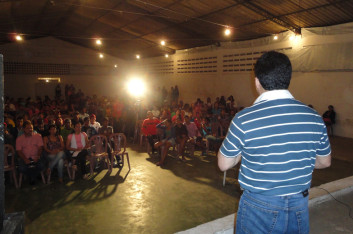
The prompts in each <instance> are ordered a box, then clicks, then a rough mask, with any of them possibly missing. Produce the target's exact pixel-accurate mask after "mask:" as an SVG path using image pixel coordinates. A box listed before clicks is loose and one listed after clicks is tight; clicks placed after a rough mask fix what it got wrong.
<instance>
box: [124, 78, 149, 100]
mask: <svg viewBox="0 0 353 234" xmlns="http://www.w3.org/2000/svg"><path fill="white" fill-rule="evenodd" d="M127 88H128V91H129V93H130V94H131V95H132V96H134V97H141V96H142V95H143V94H144V92H145V84H144V83H143V81H142V80H140V79H137V78H134V79H132V80H130V81H129V83H128V84H127Z"/></svg>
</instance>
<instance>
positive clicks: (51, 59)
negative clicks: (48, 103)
mask: <svg viewBox="0 0 353 234" xmlns="http://www.w3.org/2000/svg"><path fill="white" fill-rule="evenodd" d="M98 53H99V52H98V51H95V50H91V49H87V48H84V47H81V46H77V45H74V44H71V43H68V42H65V41H62V40H59V39H56V38H52V37H45V38H39V39H34V40H29V41H23V42H21V43H10V44H4V45H0V54H3V55H4V62H24V63H48V64H69V65H70V67H71V72H70V74H68V75H32V74H5V80H4V86H5V90H4V92H5V95H8V96H11V97H28V96H30V97H34V96H35V83H36V82H37V78H39V77H59V78H61V86H62V93H63V94H64V86H65V84H73V85H75V87H76V88H77V89H78V88H80V89H81V90H82V91H83V92H84V93H86V94H97V95H113V94H115V93H117V90H118V88H119V87H120V86H121V82H122V81H121V80H122V78H123V76H122V67H125V61H124V60H121V59H118V58H115V57H112V56H109V55H107V54H105V55H104V58H103V59H99V57H98ZM115 64H117V65H118V69H115V68H114V65H115ZM43 93H48V91H47V90H43ZM51 93H52V95H51V97H53V96H54V90H53V91H52V92H51Z"/></svg>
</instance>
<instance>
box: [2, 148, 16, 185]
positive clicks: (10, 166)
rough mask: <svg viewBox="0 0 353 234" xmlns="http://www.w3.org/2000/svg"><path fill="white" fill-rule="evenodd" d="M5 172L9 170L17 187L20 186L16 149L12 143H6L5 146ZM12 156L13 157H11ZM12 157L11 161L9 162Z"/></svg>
mask: <svg viewBox="0 0 353 234" xmlns="http://www.w3.org/2000/svg"><path fill="white" fill-rule="evenodd" d="M4 148H5V149H4V172H6V171H9V172H11V174H12V177H13V181H14V183H15V187H16V188H18V183H17V175H16V165H15V150H14V148H13V147H12V145H8V144H6V145H5V147H4ZM10 157H11V158H10ZM9 159H10V163H9Z"/></svg>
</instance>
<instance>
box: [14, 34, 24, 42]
mask: <svg viewBox="0 0 353 234" xmlns="http://www.w3.org/2000/svg"><path fill="white" fill-rule="evenodd" d="M15 39H16V41H22V40H23V38H22V36H21V35H16V37H15Z"/></svg>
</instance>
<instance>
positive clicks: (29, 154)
mask: <svg viewBox="0 0 353 234" xmlns="http://www.w3.org/2000/svg"><path fill="white" fill-rule="evenodd" d="M16 151H17V155H18V156H19V157H20V160H19V170H20V172H21V173H23V174H26V175H28V176H29V177H30V184H34V183H35V179H36V177H37V176H38V175H39V173H40V172H42V171H43V170H44V164H43V162H42V152H43V140H42V136H41V135H40V134H38V133H34V132H33V125H32V123H31V122H30V121H26V122H24V124H23V134H22V135H21V136H19V137H18V138H17V140H16Z"/></svg>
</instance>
